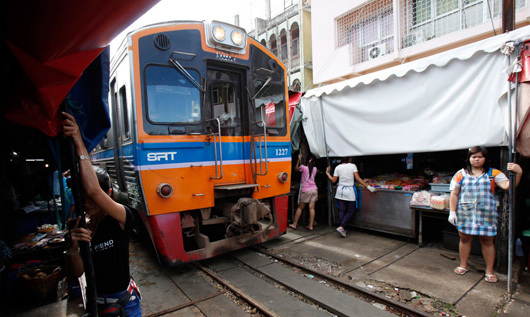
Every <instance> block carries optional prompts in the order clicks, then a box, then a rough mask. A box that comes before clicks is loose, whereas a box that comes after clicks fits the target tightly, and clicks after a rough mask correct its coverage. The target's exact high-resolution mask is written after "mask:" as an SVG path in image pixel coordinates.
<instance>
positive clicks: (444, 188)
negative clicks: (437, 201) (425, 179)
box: [429, 183, 451, 193]
mask: <svg viewBox="0 0 530 317" xmlns="http://www.w3.org/2000/svg"><path fill="white" fill-rule="evenodd" d="M429 185H431V191H433V192H440V193H450V192H451V191H450V190H449V185H450V184H437V183H429Z"/></svg>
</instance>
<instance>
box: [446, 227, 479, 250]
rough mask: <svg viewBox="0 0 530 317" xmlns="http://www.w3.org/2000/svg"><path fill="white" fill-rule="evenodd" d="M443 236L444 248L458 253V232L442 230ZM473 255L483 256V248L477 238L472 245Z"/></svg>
mask: <svg viewBox="0 0 530 317" xmlns="http://www.w3.org/2000/svg"><path fill="white" fill-rule="evenodd" d="M442 234H443V246H444V248H446V249H449V250H455V251H458V245H459V244H460V237H459V236H458V232H456V231H454V232H453V231H446V230H442ZM471 253H472V254H475V255H482V248H481V246H480V242H479V241H478V239H477V238H474V239H473V243H472V244H471Z"/></svg>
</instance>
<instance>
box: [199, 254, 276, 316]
mask: <svg viewBox="0 0 530 317" xmlns="http://www.w3.org/2000/svg"><path fill="white" fill-rule="evenodd" d="M193 264H194V265H195V266H196V267H197V268H199V269H200V270H201V271H203V272H204V273H206V274H207V275H208V276H210V277H212V278H213V279H215V280H216V281H217V282H219V283H220V284H222V285H223V286H225V287H227V288H228V289H230V290H231V291H232V292H234V293H235V294H236V295H237V296H239V297H240V298H242V299H243V300H245V301H246V302H247V303H249V304H250V305H252V306H254V307H255V308H256V309H258V310H259V311H260V312H262V313H263V314H264V315H266V316H268V317H280V316H279V315H278V314H276V313H275V312H273V311H271V310H270V309H268V308H267V307H265V306H263V305H261V304H260V303H259V302H257V301H255V300H254V299H253V298H252V297H250V296H249V295H248V294H246V293H245V292H243V291H242V290H240V289H239V288H237V287H235V286H234V285H232V284H230V283H229V282H228V281H227V280H225V279H224V278H222V277H221V276H219V275H217V274H216V273H215V272H214V271H212V270H210V269H209V268H207V267H205V266H203V265H202V264H200V263H197V262H195V263H193Z"/></svg>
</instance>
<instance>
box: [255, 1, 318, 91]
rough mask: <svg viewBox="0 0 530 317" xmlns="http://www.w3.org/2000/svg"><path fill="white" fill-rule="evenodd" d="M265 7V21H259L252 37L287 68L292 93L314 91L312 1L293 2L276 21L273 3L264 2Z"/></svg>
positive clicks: (257, 20) (259, 19) (258, 19)
mask: <svg viewBox="0 0 530 317" xmlns="http://www.w3.org/2000/svg"><path fill="white" fill-rule="evenodd" d="M265 6H266V11H267V12H268V14H266V18H265V19H261V18H256V22H255V29H254V30H252V31H250V32H249V35H250V36H252V37H253V38H254V39H256V40H257V41H258V42H260V43H261V44H262V45H263V46H265V47H267V48H268V49H269V50H270V51H271V52H272V53H273V54H274V55H276V56H277V57H279V58H280V59H281V60H282V62H283V63H284V65H285V66H286V68H287V76H288V81H289V85H290V90H293V91H305V90H308V89H311V88H312V87H313V69H312V51H311V48H312V45H311V1H310V0H300V1H290V2H289V3H288V4H287V5H286V7H285V10H284V11H283V12H281V13H280V14H278V15H276V16H274V17H271V16H270V1H265ZM267 15H268V16H267Z"/></svg>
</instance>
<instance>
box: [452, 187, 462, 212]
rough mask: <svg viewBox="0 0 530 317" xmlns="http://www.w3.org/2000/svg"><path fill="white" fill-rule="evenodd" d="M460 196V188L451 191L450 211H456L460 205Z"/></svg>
mask: <svg viewBox="0 0 530 317" xmlns="http://www.w3.org/2000/svg"><path fill="white" fill-rule="evenodd" d="M459 196H460V188H455V189H453V190H452V191H451V196H449V210H450V211H456V205H457V204H458V197H459Z"/></svg>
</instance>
